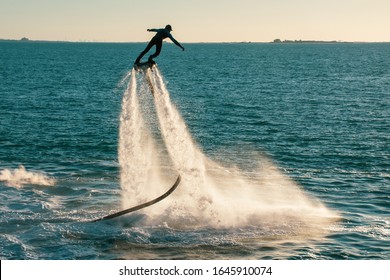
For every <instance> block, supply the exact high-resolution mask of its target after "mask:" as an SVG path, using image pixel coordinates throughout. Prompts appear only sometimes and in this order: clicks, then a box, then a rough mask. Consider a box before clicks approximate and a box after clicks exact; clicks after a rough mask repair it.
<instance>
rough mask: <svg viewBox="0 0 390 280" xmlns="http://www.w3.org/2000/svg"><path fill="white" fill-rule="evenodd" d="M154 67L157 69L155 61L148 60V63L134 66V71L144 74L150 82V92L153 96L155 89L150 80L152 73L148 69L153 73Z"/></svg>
mask: <svg viewBox="0 0 390 280" xmlns="http://www.w3.org/2000/svg"><path fill="white" fill-rule="evenodd" d="M154 67H157V64H156V62H155V61H153V60H148V61H146V62H139V63H135V64H134V69H135V70H136V71H137V72H143V73H144V74H145V76H146V80H147V81H148V84H149V87H150V90H151V92H152V94H153V95H154V88H153V84H152V81H151V79H150V72H149V71H148V69H150V70H151V71H153V68H154Z"/></svg>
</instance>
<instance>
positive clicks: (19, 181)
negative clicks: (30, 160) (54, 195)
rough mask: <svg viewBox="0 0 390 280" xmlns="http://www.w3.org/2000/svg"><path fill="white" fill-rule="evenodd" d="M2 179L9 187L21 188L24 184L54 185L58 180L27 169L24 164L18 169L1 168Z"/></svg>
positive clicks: (0, 177) (0, 175) (0, 179)
mask: <svg viewBox="0 0 390 280" xmlns="http://www.w3.org/2000/svg"><path fill="white" fill-rule="evenodd" d="M0 181H4V182H5V184H6V185H7V186H9V187H15V188H21V187H23V186H24V185H40V186H54V185H55V183H56V180H55V179H53V178H50V177H48V176H47V175H45V174H43V173H39V172H32V171H27V170H26V168H25V167H24V166H23V165H20V166H19V168H16V169H3V170H0Z"/></svg>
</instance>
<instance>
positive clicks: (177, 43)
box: [169, 34, 184, 51]
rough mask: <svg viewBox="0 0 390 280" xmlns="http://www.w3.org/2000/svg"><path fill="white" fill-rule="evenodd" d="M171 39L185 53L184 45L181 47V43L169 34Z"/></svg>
mask: <svg viewBox="0 0 390 280" xmlns="http://www.w3.org/2000/svg"><path fill="white" fill-rule="evenodd" d="M169 39H171V40H172V42H174V43H175V45H176V46H178V47H180V48H181V49H182V50H183V51H184V47H183V46H182V45H180V43H179V42H178V41H176V40H175V38H173V36H172V35H171V34H169Z"/></svg>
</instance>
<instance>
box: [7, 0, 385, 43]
mask: <svg viewBox="0 0 390 280" xmlns="http://www.w3.org/2000/svg"><path fill="white" fill-rule="evenodd" d="M166 24H171V25H172V28H173V32H172V35H173V36H174V37H175V38H176V39H177V40H178V41H179V42H183V43H185V42H243V41H251V42H270V41H273V40H274V39H276V38H278V39H281V40H324V41H330V40H337V41H352V42H361V41H365V42H390V0H159V1H157V0H0V38H2V39H20V38H22V37H27V38H29V39H30V40H50V41H57V40H58V41H76V42H79V41H88V42H145V41H148V40H150V38H151V37H152V35H153V34H151V33H149V32H147V31H146V29H148V28H161V27H164V26H165V25H166Z"/></svg>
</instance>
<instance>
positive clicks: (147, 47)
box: [135, 40, 154, 64]
mask: <svg viewBox="0 0 390 280" xmlns="http://www.w3.org/2000/svg"><path fill="white" fill-rule="evenodd" d="M153 45H154V42H153V40H152V41H150V42H149V44H148V45H147V46H146V48H145V49H144V50H143V51H142V52H141V53H140V55H139V56H138V57H137V59H136V61H135V64H137V63H139V62H140V60H141V58H142V57H143V56H144V55H145V54H146V53H147V52H148V51H149V50H150V49H151V48H152V47H153Z"/></svg>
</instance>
